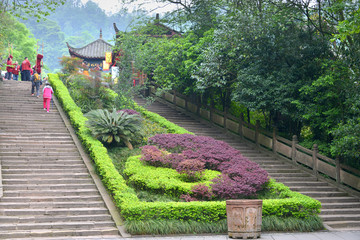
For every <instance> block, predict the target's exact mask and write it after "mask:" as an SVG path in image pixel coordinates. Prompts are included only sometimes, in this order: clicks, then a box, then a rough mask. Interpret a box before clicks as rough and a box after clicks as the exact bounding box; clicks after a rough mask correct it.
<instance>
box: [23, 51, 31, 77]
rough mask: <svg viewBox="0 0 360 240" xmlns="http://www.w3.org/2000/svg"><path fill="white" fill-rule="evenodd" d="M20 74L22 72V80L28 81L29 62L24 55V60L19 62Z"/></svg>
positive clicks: (29, 75)
mask: <svg viewBox="0 0 360 240" xmlns="http://www.w3.org/2000/svg"><path fill="white" fill-rule="evenodd" d="M21 70H22V72H21V75H22V73H24V81H30V77H31V74H30V70H31V64H30V62H29V60H28V58H27V57H25V59H24V61H23V62H22V64H21Z"/></svg>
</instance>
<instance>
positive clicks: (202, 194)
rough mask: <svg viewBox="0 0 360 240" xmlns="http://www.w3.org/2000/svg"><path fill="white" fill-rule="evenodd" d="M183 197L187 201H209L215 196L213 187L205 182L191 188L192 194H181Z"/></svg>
mask: <svg viewBox="0 0 360 240" xmlns="http://www.w3.org/2000/svg"><path fill="white" fill-rule="evenodd" d="M180 198H181V199H184V200H185V201H186V202H192V201H201V200H204V201H208V200H211V199H212V198H213V193H212V191H211V189H210V188H209V187H208V186H206V185H205V184H199V185H195V186H194V187H193V188H192V189H191V193H190V194H183V195H181V196H180Z"/></svg>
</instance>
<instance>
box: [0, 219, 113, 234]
mask: <svg viewBox="0 0 360 240" xmlns="http://www.w3.org/2000/svg"><path fill="white" fill-rule="evenodd" d="M104 227H108V228H114V227H115V225H114V222H112V221H102V222H93V221H87V222H85V221H81V222H56V223H52V222H49V223H18V224H1V225H0V232H2V231H23V230H35V229H40V230H44V229H49V230H50V229H51V230H54V229H58V230H60V229H74V230H75V229H76V230H79V229H83V230H84V229H96V228H104Z"/></svg>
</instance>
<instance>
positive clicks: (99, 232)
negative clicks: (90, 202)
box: [0, 228, 118, 239]
mask: <svg viewBox="0 0 360 240" xmlns="http://www.w3.org/2000/svg"><path fill="white" fill-rule="evenodd" d="M107 235H118V230H117V229H116V228H99V229H96V228H94V229H85V230H83V229H59V230H57V229H53V230H52V229H49V230H46V229H45V230H41V229H39V230H28V231H26V230H23V231H11V232H9V231H1V232H0V238H2V239H13V238H49V237H59V236H72V237H75V236H102V237H103V236H107Z"/></svg>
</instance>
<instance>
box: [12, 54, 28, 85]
mask: <svg viewBox="0 0 360 240" xmlns="http://www.w3.org/2000/svg"><path fill="white" fill-rule="evenodd" d="M12 59H13V56H12V55H11V54H10V55H9V57H8V59H7V62H6V73H5V80H16V81H17V80H19V73H21V81H30V77H31V75H32V71H33V69H32V68H31V64H30V62H29V59H28V58H27V57H25V59H24V61H23V62H22V63H21V65H19V63H18V62H17V61H15V62H14V63H13V61H12Z"/></svg>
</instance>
